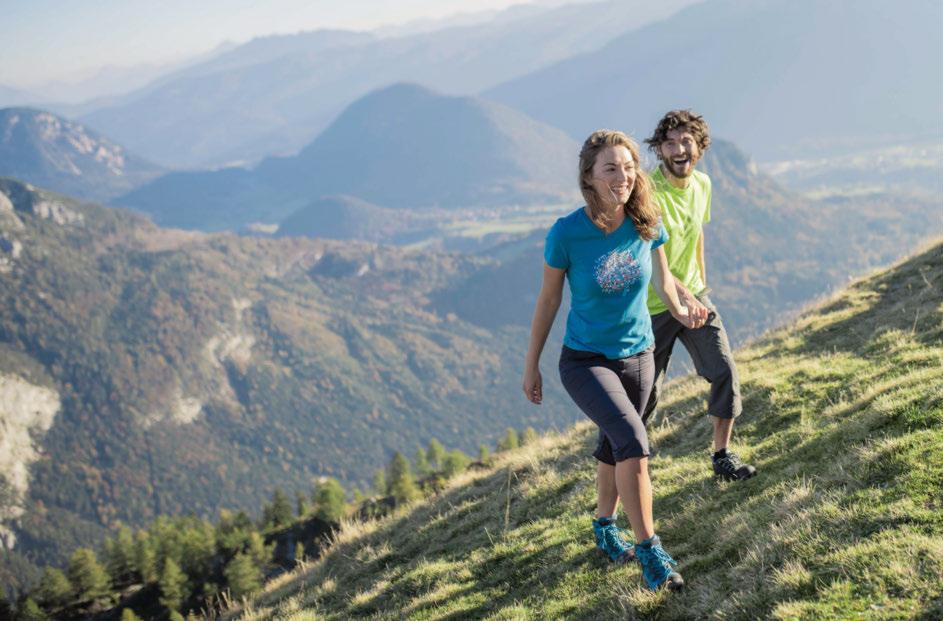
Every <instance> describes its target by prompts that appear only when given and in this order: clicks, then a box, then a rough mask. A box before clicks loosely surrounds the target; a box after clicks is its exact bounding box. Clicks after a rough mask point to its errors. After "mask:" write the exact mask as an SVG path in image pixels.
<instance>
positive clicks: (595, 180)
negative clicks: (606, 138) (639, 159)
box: [587, 145, 636, 209]
mask: <svg viewBox="0 0 943 621" xmlns="http://www.w3.org/2000/svg"><path fill="white" fill-rule="evenodd" d="M635 176H636V162H635V158H633V157H632V153H631V152H629V150H628V149H627V148H626V147H624V146H622V145H616V146H610V147H606V148H605V149H603V150H601V151H600V152H599V153H598V154H597V155H596V161H595V162H594V163H593V168H592V169H591V170H590V171H589V179H587V181H588V182H589V185H590V186H592V188H593V191H594V192H595V193H596V196H597V197H599V201H600V202H601V203H603V204H604V205H606V206H607V207H609V208H610V209H614V208H616V207H618V206H622V205H625V204H626V202H628V200H629V197H630V196H631V195H632V189H633V188H634V187H635Z"/></svg>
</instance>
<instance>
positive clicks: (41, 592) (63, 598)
mask: <svg viewBox="0 0 943 621" xmlns="http://www.w3.org/2000/svg"><path fill="white" fill-rule="evenodd" d="M35 595H36V599H37V601H38V602H39V604H40V605H41V606H42V607H43V608H45V609H46V610H48V611H50V612H54V611H56V610H58V609H59V608H62V607H63V606H65V605H66V604H68V603H69V602H70V601H71V600H72V583H71V582H69V579H68V578H66V575H65V574H64V573H63V572H62V570H61V569H56V568H54V567H47V568H46V569H45V570H43V577H42V579H40V581H39V586H38V587H36V592H35Z"/></svg>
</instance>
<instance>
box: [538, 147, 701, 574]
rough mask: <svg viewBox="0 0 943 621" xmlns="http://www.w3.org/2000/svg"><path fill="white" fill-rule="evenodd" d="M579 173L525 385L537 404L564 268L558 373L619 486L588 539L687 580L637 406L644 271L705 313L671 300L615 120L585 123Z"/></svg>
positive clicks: (560, 223) (561, 225) (642, 185)
mask: <svg viewBox="0 0 943 621" xmlns="http://www.w3.org/2000/svg"><path fill="white" fill-rule="evenodd" d="M579 183H580V190H581V192H582V194H583V198H584V199H585V201H586V205H585V206H583V207H580V208H579V209H577V210H576V211H574V212H572V213H570V214H569V215H567V216H564V217H562V218H560V219H559V220H557V221H556V223H555V224H554V225H553V227H552V228H551V229H550V231H549V232H548V233H547V238H546V242H545V245H544V261H545V265H544V268H543V284H542V286H541V289H540V294H539V296H538V298H537V304H536V308H535V309H534V318H533V321H532V324H531V335H530V345H529V347H528V350H527V358H526V361H525V366H524V379H523V389H524V394H525V395H526V396H527V398H528V399H529V400H530V401H532V402H533V403H535V404H539V403H540V402H541V400H542V398H543V382H542V378H541V375H540V366H539V363H540V354H541V352H542V350H543V348H544V345H545V343H546V340H547V335H548V334H549V332H550V328H551V326H552V325H553V321H554V318H555V316H556V314H557V310H558V309H559V307H560V302H561V299H562V296H563V281H564V279H566V280H567V281H569V286H570V293H571V307H570V312H569V315H568V317H567V324H566V335H565V337H564V340H563V351H562V353H561V354H560V363H559V370H560V379H561V380H562V382H563V386H564V388H566V390H567V392H568V393H569V395H570V397H572V399H573V401H574V402H576V405H577V406H579V408H580V409H581V410H583V412H584V413H585V414H586V415H587V416H588V417H589V418H590V419H591V420H592V421H593V422H594V423H596V425H598V426H599V428H600V429H601V430H602V432H603V433H605V434H606V436H607V437H608V439H609V442H610V445H611V447H612V450H613V454H614V456H615V460H616V467H615V469H614V476H615V483H616V490H617V491H618V496H617V497H613V496H612V494H611V493H609V494H607V495H606V497H602V496H600V498H599V499H598V500H599V502H598V510H597V517H596V519H595V520H593V530H594V533H595V535H596V542H597V546H598V547H599V549H600V550H602V551H603V552H605V553H606V554H607V555H608V556H609V558H610V560H612V561H615V562H620V563H624V562H627V561H630V560H632V559H633V558H635V559H637V560H638V561H639V563H640V564H641V566H642V575H643V577H644V579H645V582H646V584H647V585H648V587H649V588H650V589H657V588H659V587H660V586H662V585H665V586H667V588H669V589H671V590H678V589H680V588H681V587H682V585H683V584H684V581H683V580H682V578H681V575H680V574H679V573H678V572H676V571H673V570H672V568H671V566H672V565H676V563H675V561H674V559H672V558H671V557H670V556H669V555H668V553H667V552H665V550H664V549H663V548H662V545H661V540H660V539H659V538H658V536H657V535H656V534H655V530H654V520H653V517H652V489H651V480H650V479H649V476H648V455H649V446H648V435H647V434H646V431H645V426H644V425H643V423H642V419H641V416H640V412H641V411H642V410H643V408H644V407H645V404H646V403H647V402H648V398H649V394H650V393H651V389H652V382H653V380H654V361H653V358H652V347H653V343H654V337H653V335H652V322H651V318H650V316H649V314H648V309H647V307H646V300H647V290H648V284H649V281H650V280H651V281H652V282H653V283H654V286H655V291H656V292H657V293H658V295H659V296H660V297H661V298H662V299H663V300H664V301H665V303H666V304H667V305H668V308H669V310H670V311H671V313H672V315H673V316H674V317H675V318H676V319H677V320H678V321H680V322H681V323H683V324H684V325H686V326H691V327H694V326H696V325H697V324H698V323H702V322H703V321H704V319H706V318H705V317H702V316H701V314H702V311H701V310H700V309H698V310H695V311H692V312H691V313H689V312H688V310H687V309H686V308H685V307H684V306H682V305H681V304H680V302H679V301H678V298H677V295H676V293H675V284H674V280H673V278H672V276H671V272H670V271H669V269H668V264H667V260H666V258H665V254H664V251H663V250H662V249H661V248H660V247H661V245H662V244H664V243H665V241H667V238H668V234H667V232H666V231H665V228H664V227H663V226H662V225H661V222H660V218H659V212H658V208H657V206H656V205H655V203H654V202H653V201H652V198H651V190H650V184H649V181H648V178H647V177H646V175H645V173H644V172H643V171H642V170H641V167H640V161H639V151H638V147H637V145H636V144H635V142H634V141H632V140H631V139H630V138H629V137H628V136H626V135H625V134H623V133H622V132H619V131H612V130H599V131H596V132H594V133H593V134H592V135H591V136H590V137H589V138H587V139H586V142H585V143H584V144H583V148H582V149H581V151H580V159H579ZM609 470H610V471H612V468H611V467H610V469H609ZM610 477H611V475H610ZM610 482H611V481H610ZM602 489H603V485H602V484H600V485H599V490H600V491H601V490H602ZM618 498H621V499H622V506H623V509H624V511H625V513H626V515H627V516H628V519H629V524H630V525H631V527H632V531H633V532H634V534H635V538H636V541H637V542H638V543H636V544H634V545H631V543H630V542H627V541H626V540H625V539H624V538H623V537H622V535H621V532H620V531H619V529H618V528H617V527H616V525H615V512H616V502H617V499H618ZM627 544H628V545H627Z"/></svg>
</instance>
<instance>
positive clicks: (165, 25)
mask: <svg viewBox="0 0 943 621" xmlns="http://www.w3.org/2000/svg"><path fill="white" fill-rule="evenodd" d="M535 2H539V3H542V4H549V3H553V4H562V2H560V1H559V0H558V1H553V0H347V1H346V2H340V1H339V0H265V1H261V2H260V1H259V0H0V15H2V16H3V18H2V19H0V41H3V52H2V53H0V84H2V85H5V86H11V87H16V88H24V89H28V88H29V87H30V86H37V85H40V84H43V83H46V82H49V81H76V80H78V79H84V78H86V77H88V76H90V75H91V74H92V73H94V72H95V71H96V70H97V69H99V68H101V67H103V66H119V67H127V66H135V65H141V64H146V63H167V62H174V61H181V60H183V59H185V58H188V57H192V56H195V55H197V54H200V53H203V52H207V51H210V50H211V49H213V48H215V47H216V46H218V45H220V44H222V43H224V42H227V41H229V42H236V43H242V42H244V41H248V40H249V39H252V38H254V37H258V36H264V35H267V34H274V33H294V32H299V31H305V30H317V29H320V28H343V29H350V30H371V29H374V28H377V27H380V26H388V25H395V24H402V23H404V22H408V21H413V20H417V19H425V18H441V17H446V16H449V15H453V14H456V13H466V12H479V11H487V10H494V9H502V8H506V7H508V6H511V5H514V4H532V3H535Z"/></svg>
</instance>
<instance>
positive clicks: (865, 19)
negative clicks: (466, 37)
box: [483, 0, 943, 160]
mask: <svg viewBox="0 0 943 621" xmlns="http://www.w3.org/2000/svg"><path fill="white" fill-rule="evenodd" d="M941 21H943V6H941V5H940V4H939V3H935V2H927V1H925V0H905V1H904V2H900V3H895V4H893V5H891V4H887V3H883V2H879V1H878V0H866V1H864V2H858V1H856V0H836V1H834V2H826V3H822V2H816V1H815V0H799V1H792V0H760V1H755V0H710V1H708V2H702V3H699V4H696V5H693V6H689V7H686V8H684V9H682V10H681V11H679V12H678V13H677V14H675V15H672V16H671V17H670V18H668V19H665V20H662V21H659V22H656V23H652V24H649V25H647V26H644V27H642V28H640V29H637V30H634V31H631V32H626V33H624V34H623V35H622V36H620V37H617V38H615V39H614V40H612V41H611V42H609V43H607V44H606V45H605V46H603V47H602V48H600V49H598V50H595V51H592V52H588V53H586V54H579V55H574V56H573V57H572V58H568V59H566V60H563V61H561V62H559V63H557V64H555V65H552V66H549V67H546V68H543V69H539V70H537V71H535V72H533V73H531V74H529V75H527V76H524V77H522V78H517V79H514V80H510V81H508V82H506V83H504V84H502V85H499V86H497V87H495V88H493V89H490V90H488V91H486V92H484V93H483V95H484V96H485V97H487V98H490V99H494V100H496V101H500V102H502V103H505V104H507V105H509V106H511V107H514V108H517V109H519V110H522V111H523V112H525V113H527V114H529V115H530V116H533V117H534V118H535V119H538V120H541V121H544V122H546V123H548V124H550V125H553V126H554V127H559V128H561V129H564V130H566V131H567V132H568V133H569V134H570V135H571V136H573V137H574V138H577V139H578V138H579V137H581V136H584V135H587V134H588V133H589V132H590V131H592V130H593V129H594V128H596V127H598V126H608V127H618V128H621V129H624V130H627V131H630V132H631V133H633V134H636V135H639V136H647V135H649V133H650V132H651V128H652V127H654V125H655V123H656V122H657V120H658V119H659V118H660V116H661V115H662V114H663V113H664V112H665V111H666V110H670V109H674V108H693V109H695V110H697V111H699V112H701V113H702V114H704V115H705V116H706V118H707V120H708V121H709V123H710V124H711V127H712V130H713V132H714V133H715V134H717V135H722V136H725V137H727V138H728V139H731V140H733V141H734V142H736V143H737V144H738V145H740V146H741V147H743V148H745V149H747V150H748V151H749V152H750V153H752V154H753V155H754V157H757V158H759V159H761V160H765V159H772V158H782V157H784V156H786V155H789V154H792V156H796V155H803V156H804V155H808V154H809V153H816V154H820V153H821V154H828V155H836V154H841V153H846V152H850V151H853V150H855V149H857V148H862V147H865V146H874V145H879V144H883V143H887V142H889V141H895V140H896V141H901V142H902V141H904V140H922V139H925V138H927V137H928V135H933V136H935V137H936V138H937V139H938V138H939V132H938V131H936V130H935V129H934V126H933V124H932V123H931V122H930V119H934V118H937V117H938V116H939V115H940V113H941V112H943V94H941V92H940V89H939V87H938V85H937V81H935V80H932V79H931V80H928V79H925V78H926V76H931V75H936V74H937V73H938V69H937V65H936V59H937V58H940V57H941V55H943V47H941V45H943V44H941V41H940V38H939V37H937V36H936V35H935V26H934V24H938V23H940V22H941Z"/></svg>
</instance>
